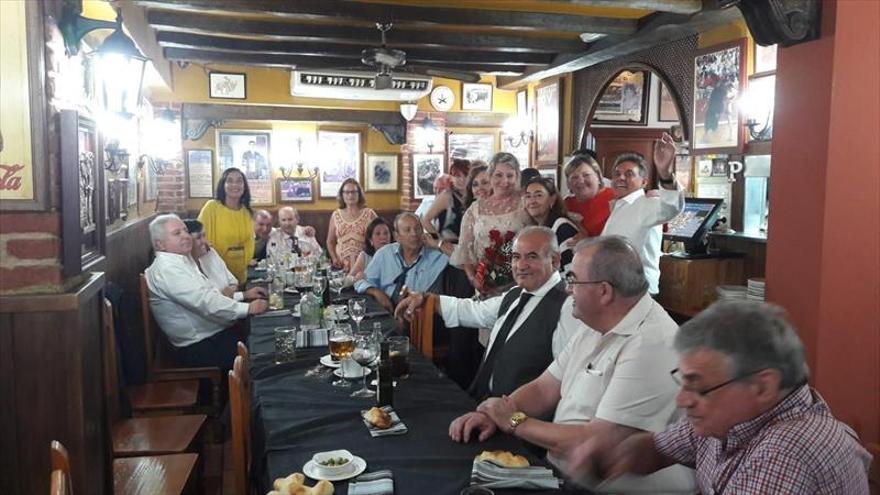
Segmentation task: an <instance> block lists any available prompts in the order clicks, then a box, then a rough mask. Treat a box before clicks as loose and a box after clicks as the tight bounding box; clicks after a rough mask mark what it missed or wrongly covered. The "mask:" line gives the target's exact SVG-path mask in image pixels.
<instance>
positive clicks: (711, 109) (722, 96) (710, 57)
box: [691, 38, 746, 154]
mask: <svg viewBox="0 0 880 495" xmlns="http://www.w3.org/2000/svg"><path fill="white" fill-rule="evenodd" d="M745 49H746V40H745V38H743V39H740V40H736V41H732V42H730V43H724V44H721V45H715V46H712V47H709V48H705V49H702V50H699V51H697V55H696V57H695V58H694V116H693V124H692V125H693V128H692V129H691V150H692V151H693V152H694V154H707V153H739V152H741V151H742V145H743V126H742V118H741V116H740V112H739V111H738V110H737V105H736V103H737V100H738V99H739V96H740V95H741V94H742V92H743V89H744V84H745V75H746V72H745V63H743V59H744V58H745V57H744V55H745V52H746V50H745ZM696 152H699V153H696Z"/></svg>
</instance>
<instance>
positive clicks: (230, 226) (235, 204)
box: [199, 167, 254, 284]
mask: <svg viewBox="0 0 880 495" xmlns="http://www.w3.org/2000/svg"><path fill="white" fill-rule="evenodd" d="M199 221H200V222H202V225H204V226H205V238H206V239H207V240H208V242H210V243H211V245H212V246H214V249H216V250H217V254H219V255H220V257H221V258H222V259H223V261H224V262H225V263H226V267H227V268H229V271H230V272H232V274H233V275H235V278H236V279H237V280H238V283H239V284H243V283H245V281H247V267H248V262H249V261H250V260H251V258H253V257H254V220H253V211H251V190H250V187H248V182H247V178H246V177H245V175H244V174H243V173H242V172H241V170H239V169H237V168H235V167H232V168H227V169H226V170H224V171H223V173H222V174H221V175H220V180H219V181H217V191H216V193H215V194H214V199H209V200H208V202H206V203H205V206H203V207H202V211H201V212H200V213H199Z"/></svg>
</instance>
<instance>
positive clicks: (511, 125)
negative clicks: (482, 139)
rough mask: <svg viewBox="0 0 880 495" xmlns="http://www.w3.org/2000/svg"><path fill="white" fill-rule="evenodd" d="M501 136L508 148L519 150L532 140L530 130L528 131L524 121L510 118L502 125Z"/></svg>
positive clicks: (526, 123)
mask: <svg viewBox="0 0 880 495" xmlns="http://www.w3.org/2000/svg"><path fill="white" fill-rule="evenodd" d="M501 135H502V136H503V138H502V139H504V143H506V144H507V145H508V147H510V148H519V147H520V146H528V144H529V141H530V140H531V139H532V130H531V129H529V125H528V122H527V121H526V120H525V119H522V118H511V119H508V120H507V121H506V122H505V123H504V127H503V128H502V131H501Z"/></svg>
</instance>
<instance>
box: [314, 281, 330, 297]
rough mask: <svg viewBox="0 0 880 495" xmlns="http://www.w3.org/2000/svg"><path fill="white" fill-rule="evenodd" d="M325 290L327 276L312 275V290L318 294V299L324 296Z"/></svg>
mask: <svg viewBox="0 0 880 495" xmlns="http://www.w3.org/2000/svg"><path fill="white" fill-rule="evenodd" d="M325 290H327V277H321V276H319V275H315V276H314V277H312V292H314V294H315V295H316V296H318V299H323V298H324V291H325Z"/></svg>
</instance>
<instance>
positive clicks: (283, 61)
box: [165, 48, 525, 74]
mask: <svg viewBox="0 0 880 495" xmlns="http://www.w3.org/2000/svg"><path fill="white" fill-rule="evenodd" d="M165 58H167V59H168V60H183V61H187V62H199V63H217V64H220V63H225V64H241V65H264V66H270V67H288V68H303V69H339V70H343V69H348V70H353V69H358V70H368V71H369V70H373V69H371V68H370V67H368V66H366V65H364V64H361V63H360V62H359V61H354V60H347V59H338V58H328V57H320V56H317V57H314V56H306V55H279V54H274V53H239V52H224V51H217V50H195V49H191V48H165ZM431 67H436V68H439V69H453V70H460V71H471V72H482V73H493V72H494V73H516V74H522V73H523V72H524V71H525V67H524V66H522V65H500V64H470V63H456V62H443V63H432V64H431Z"/></svg>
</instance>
